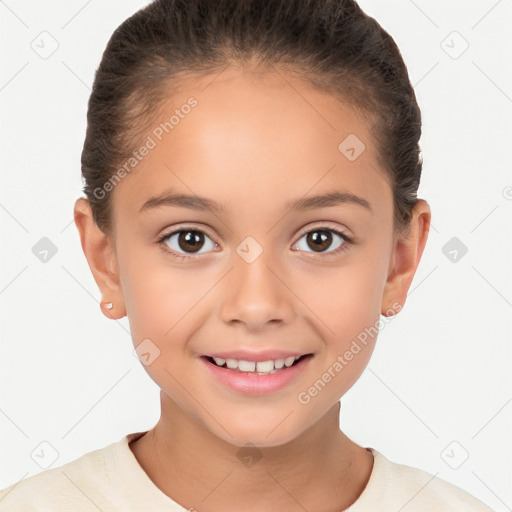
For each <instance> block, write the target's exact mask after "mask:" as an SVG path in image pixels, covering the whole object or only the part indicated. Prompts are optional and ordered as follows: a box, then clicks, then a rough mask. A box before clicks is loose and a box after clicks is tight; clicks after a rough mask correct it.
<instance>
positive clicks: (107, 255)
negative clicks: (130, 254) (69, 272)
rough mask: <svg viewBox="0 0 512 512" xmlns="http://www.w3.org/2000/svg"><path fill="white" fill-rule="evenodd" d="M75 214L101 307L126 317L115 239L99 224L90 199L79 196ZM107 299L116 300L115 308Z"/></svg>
mask: <svg viewBox="0 0 512 512" xmlns="http://www.w3.org/2000/svg"><path fill="white" fill-rule="evenodd" d="M74 218H75V224H76V227H77V229H78V232H79V233H80V241H81V244H82V250H83V251H84V254H85V257H86V258H87V263H88V264H89V268H90V269H91V272H92V274H93V276H94V280H95V281H96V284H97V285H98V287H99V289H100V291H101V295H102V304H101V310H102V311H103V314H104V315H105V316H106V317H108V318H112V319H118V318H122V317H123V316H125V315H126V308H125V304H124V296H123V293H122V288H121V281H120V278H119V267H118V264H117V255H116V252H115V246H114V243H113V240H112V238H111V237H110V236H108V235H107V234H105V233H104V232H103V231H101V230H100V229H99V227H98V226H97V224H96V222H95V221H94V218H93V215H92V209H91V205H90V203H89V201H88V200H87V199H85V198H82V197H81V198H79V199H77V200H76V202H75V207H74ZM103 301H104V302H105V303H108V302H112V308H111V309H107V308H106V307H105V305H104V304H103Z"/></svg>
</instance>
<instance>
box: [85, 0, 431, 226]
mask: <svg viewBox="0 0 512 512" xmlns="http://www.w3.org/2000/svg"><path fill="white" fill-rule="evenodd" d="M246 64H257V65H259V67H260V69H262V70H263V69H270V68H271V67H272V66H273V65H278V66H280V67H281V68H282V69H287V70H288V71H289V72H290V73H294V74H296V75H297V76H299V77H301V78H303V79H304V80H307V81H309V82H310V83H312V84H314V85H315V86H317V87H319V88H320V89H322V90H324V91H327V92H329V93H332V94H333V95H335V96H337V97H338V98H339V99H340V101H348V102H351V103H352V104H354V105H355V106H358V107H360V108H361V109H362V111H363V112H365V113H366V115H367V116H368V117H369V118H371V119H372V120H374V121H375V123H374V125H372V127H371V133H372V135H373V137H374V138H375V143H376V145H377V149H378V150H379V153H380V158H381V163H382V165H383V168H384V169H385V172H386V176H387V177H388V178H389V183H390V186H391V188H392V191H393V200H394V228H395V231H397V232H402V231H404V230H406V228H407V227H408V225H409V221H410V217H411V210H412V208H413V206H414V205H415V203H416V202H417V196H416V192H417V189H418V186H419V182H420V177H421V170H422V159H421V153H420V148H419V139H420V136H421V113H420V109H419V107H418V104H417V101H416V96H415V93H414V90H413V87H412V85H411V83H410V81H409V76H408V73H407V68H406V66H405V64H404V62H403V59H402V56H401V54H400V51H399V49H398V47H397V46H396V43H395V42H394V40H393V39H392V38H391V36H390V35H389V34H388V33H387V32H386V31H385V30H384V29H383V28H382V27H381V26H380V25H379V24H378V23H377V21H375V19H373V18H372V17H370V16H368V15H367V14H366V13H364V11H362V9H361V8H360V7H359V6H358V4H357V3H356V2H355V1H354V0H321V1H320V0H215V1H212V0H156V1H154V2H152V3H151V4H149V5H148V6H146V7H144V8H143V9H141V10H139V11H137V12H136V13H135V14H133V15H132V16H131V17H129V18H128V19H127V20H125V21H124V22H123V23H122V24H121V25H120V26H119V27H118V28H117V29H116V30H115V31H114V33H113V35H112V37H111V38H110V40H109V42H108V44H107V47H106V49H105V51H104V53H103V56H102V59H101V62H100V65H99V67H98V69H97V71H96V75H95V78H94V84H93V88H92V93H91V96H90V98H89V103H88V111H87V133H86V137H85V142H84V147H83V152H82V176H83V179H84V183H85V185H84V188H83V191H84V193H85V194H86V196H87V199H88V200H89V202H90V203H91V208H92V211H93V215H94V219H95V222H96V224H97V225H98V227H99V228H100V229H102V230H103V231H104V232H105V233H109V232H110V231H111V227H112V226H111V211H110V209H111V195H112V192H109V193H105V187H104V184H105V183H107V182H108V181H109V179H111V178H112V176H113V175H114V174H115V172H116V170H117V167H118V166H119V165H121V163H122V162H123V160H126V159H127V158H128V157H129V155H130V153H131V152H133V149H134V147H136V143H137V142H138V141H140V138H141V136H142V135H143V134H144V133H145V130H146V129H147V127H148V126H149V124H148V123H149V122H150V121H151V119H152V116H153V117H154V115H155V112H157V111H158V109H159V106H160V105H162V103H163V101H164V100H165V99H166V98H167V97H168V96H169V94H170V92H172V89H171V87H172V85H173V84H178V83H179V79H180V77H185V76H190V74H192V73H198V74H208V73H213V72H219V71H220V70H221V69H222V68H224V67H226V66H227V65H232V66H233V65H235V66H236V65H246ZM340 142H341V141H340ZM98 191H101V193H98Z"/></svg>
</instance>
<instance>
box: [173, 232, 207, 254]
mask: <svg viewBox="0 0 512 512" xmlns="http://www.w3.org/2000/svg"><path fill="white" fill-rule="evenodd" d="M178 243H179V246H180V248H181V249H183V250H184V251H187V252H195V251H194V250H193V249H194V247H195V248H196V249H197V248H199V249H200V248H201V247H200V246H201V245H202V243H203V233H200V232H199V231H182V232H181V233H180V236H179V237H178ZM186 244H188V246H187V245H186ZM190 247H192V250H190Z"/></svg>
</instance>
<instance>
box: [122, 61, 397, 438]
mask: <svg viewBox="0 0 512 512" xmlns="http://www.w3.org/2000/svg"><path fill="white" fill-rule="evenodd" d="M283 76H285V77H286V81H285V80H284V79H283ZM191 97H193V98H194V101H191V100H190V98H191ZM186 105H193V106H191V107H190V108H189V107H186ZM176 110H178V112H177V113H176V116H175V118H174V119H173V120H172V121H171V123H172V128H170V125H169V124H168V125H165V124H164V125H161V124H160V123H165V122H166V121H169V118H170V117H171V115H173V114H174V113H175V111H176ZM163 126H166V129H163ZM369 129H370V125H369V123H368V121H367V120H366V119H365V118H364V116H363V115H362V114H361V113H360V112H358V111H357V110H356V109H353V108H351V107H350V106H349V105H344V104H342V103H340V102H339V101H337V100H336V99H335V98H334V97H332V96H330V95H329V94H327V93H323V92H321V91H319V90H317V89H315V88H313V87H312V86H309V85H307V84H306V83H305V82H302V81H298V80H297V79H295V78H293V77H291V76H290V75H285V74H284V73H282V75H278V74H266V75H262V76H261V75H258V76H256V75H255V74H253V73H250V72H247V71H246V72H242V71H240V70H234V69H228V70H225V71H224V72H222V73H221V74H220V75H219V76H217V78H215V79H214V77H213V76H209V77H202V78H195V79H193V80H189V81H184V82H182V83H181V84H180V89H179V90H178V91H177V92H175V91H173V95H172V99H169V102H168V103H167V104H166V108H165V109H163V110H162V111H160V112H159V115H158V116H156V120H155V123H154V125H152V126H151V128H150V130H149V131H148V133H147V135H148V136H149V137H150V138H148V139H146V144H147V146H146V147H149V150H147V151H145V150H141V151H140V152H139V157H140V158H139V160H138V163H137V166H136V168H134V170H133V171H131V173H130V174H129V175H127V176H126V177H124V178H123V179H122V180H121V182H120V183H119V184H117V185H116V187H115V189H114V191H113V225H114V233H115V242H114V244H115V255H116V261H117V267H118V271H119V278H120V289H121V290H122V300H123V301H124V307H125V308H126V314H127V316H128V318H129V323H130V328H131V332H132V337H133V342H134V345H135V347H139V349H140V352H139V355H142V354H143V356H142V357H144V363H145V364H144V368H145V369H146V371H147V372H148V373H149V375H150V376H151V378H152V379H153V380H154V381H155V382H156V383H157V384H158V386H159V387H160V388H161V389H162V391H163V395H162V396H164V397H165V400H170V401H172V402H174V403H175V404H177V406H178V407H179V409H180V410H181V411H182V412H183V414H186V415H187V416H188V417H190V418H193V419H195V420H196V421H197V422H198V423H199V424H200V425H202V426H203V427H204V428H205V429H207V430H208V431H210V432H211V433H213V434H215V435H216V436H218V437H219V438H222V439H224V440H226V441H227V442H229V443H232V444H235V445H240V446H242V445H244V444H246V443H248V442H251V443H253V444H255V445H257V446H273V445H279V444H282V443H285V442H288V441H290V440H292V439H294V438H296V437H297V436H298V435H300V434H301V433H302V432H304V431H305V430H306V429H307V428H308V427H311V426H312V425H313V424H315V423H316V422H317V421H319V420H320V419H321V418H322V417H323V416H324V415H325V414H326V412H327V411H328V410H330V409H331V408H332V407H333V406H335V405H336V403H337V401H338V400H339V399H340V397H341V396H342V395H343V394H344V393H345V392H346V391H347V390H348V389H349V388H350V387H351V386H352V385H353V384H354V383H355V381H356V380H357V379H358V377H359V376H360V374H361V373H362V371H363V370H364V368H365V366H366V365H367V363H368V360H369V358H370V355H371V353H372V350H373V348H374V344H375V341H376V336H375V328H376V327H378V321H379V317H380V314H381V311H382V310H383V308H384V302H383V298H384V292H385V286H386V281H387V278H388V274H389V271H390V268H391V265H392V264H393V261H394V247H395V246H394V241H395V239H394V235H393V229H392V220H393V200H392V192H391V189H390V186H389V183H388V180H387V179H386V177H385V175H384V172H383V170H382V169H381V168H380V167H379V163H378V154H377V149H376V147H374V145H373V141H372V138H371V136H370V134H369ZM347 137H349V138H348V139H347ZM344 141H345V142H344ZM340 144H341V146H340ZM363 144H364V149H363ZM351 148H352V149H351ZM143 153H144V155H142V154H143ZM172 194H174V195H180V194H181V195H190V196H192V199H191V200H190V199H189V200H184V199H182V200H176V198H175V199H174V200H172V198H171V197H170V196H171V195H172ZM327 194H331V199H330V200H328V199H325V198H324V199H323V200H316V201H314V200H310V201H307V200H308V199H310V198H311V197H312V196H326V195H327ZM166 196H168V197H167V198H166V199H165V197H166ZM155 198H156V199H155ZM198 198H201V199H198ZM340 198H341V200H340ZM299 200H300V201H301V202H300V203H298V201H299ZM294 203H295V204H294ZM213 205H216V206H217V207H218V208H215V207H214V206H213ZM384 309H385V308H384ZM369 330H371V332H372V335H368V332H369ZM364 333H366V336H365V334H364ZM363 339H365V342H363V341H362V340H363ZM139 344H140V346H139ZM356 347H359V350H358V349H357V348H356ZM207 356H210V357H212V356H215V357H218V358H220V362H222V359H235V360H243V361H247V362H248V366H247V368H249V369H250V368H252V366H251V363H254V362H255V361H260V362H264V361H268V360H269V359H271V360H279V359H288V357H292V359H293V356H306V357H303V358H301V359H298V360H297V361H296V363H295V364H294V365H293V366H291V367H289V368H288V369H280V370H279V371H276V372H275V373H273V374H269V375H254V374H252V373H251V374H250V375H248V374H247V373H244V372H241V371H240V370H241V369H242V367H243V365H245V364H246V363H240V364H241V366H239V369H238V370H233V369H228V368H218V367H215V366H214V363H212V360H208V359H207ZM221 356H224V357H221ZM228 356H231V357H228ZM142 357H141V359H142ZM288 362H290V360H288ZM224 364H226V363H224ZM279 364H280V363H279V361H277V366H278V365H279ZM285 367H286V365H285ZM268 368H270V367H268V366H266V365H259V366H258V367H257V369H259V370H261V371H262V372H263V371H268ZM254 369H255V370H256V367H254ZM327 374H328V375H327ZM315 390H316V391H315Z"/></svg>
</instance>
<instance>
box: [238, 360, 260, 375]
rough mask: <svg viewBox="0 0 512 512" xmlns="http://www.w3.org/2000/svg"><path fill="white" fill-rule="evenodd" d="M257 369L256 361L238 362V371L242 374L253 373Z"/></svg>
mask: <svg viewBox="0 0 512 512" xmlns="http://www.w3.org/2000/svg"><path fill="white" fill-rule="evenodd" d="M255 368H256V363H255V362H254V361H244V360H243V359H241V360H240V361H238V369H239V370H240V371H241V372H253V371H254V369H255Z"/></svg>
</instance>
